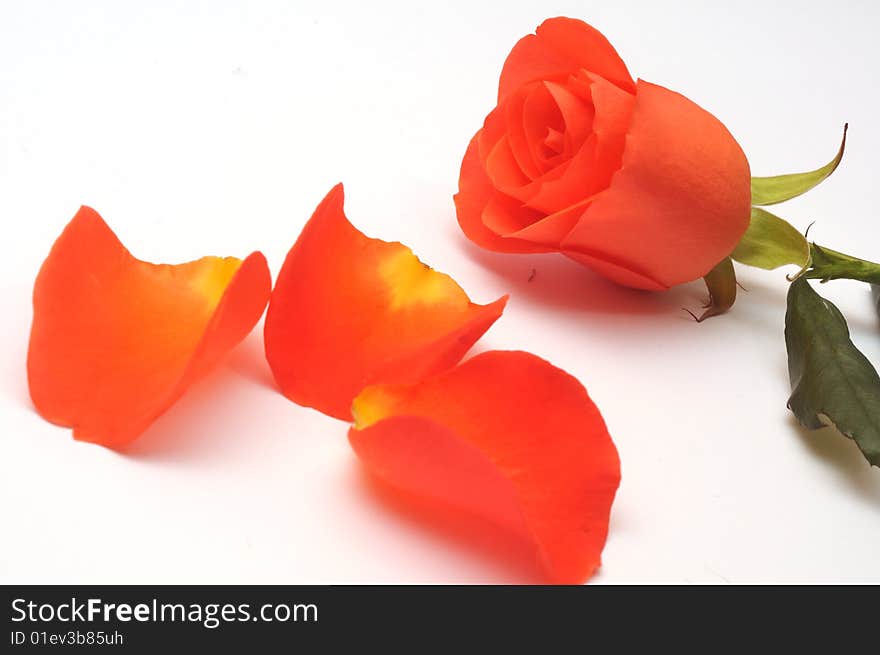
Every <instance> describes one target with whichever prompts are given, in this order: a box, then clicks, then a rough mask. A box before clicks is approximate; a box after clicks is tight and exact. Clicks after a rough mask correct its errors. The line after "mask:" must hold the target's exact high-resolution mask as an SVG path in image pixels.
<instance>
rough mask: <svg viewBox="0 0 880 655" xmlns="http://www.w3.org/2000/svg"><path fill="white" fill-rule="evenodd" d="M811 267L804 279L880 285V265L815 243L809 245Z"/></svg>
mask: <svg viewBox="0 0 880 655" xmlns="http://www.w3.org/2000/svg"><path fill="white" fill-rule="evenodd" d="M810 257H811V259H812V265H811V266H810V270H808V271H807V272H806V273H805V274H804V277H807V278H810V279H813V280H822V282H827V281H828V280H839V279H841V278H843V279H847V280H860V281H862V282H867V283H868V284H880V264H875V263H874V262H869V261H867V260H865V259H859V258H858V257H852V256H851V255H845V254H843V253H842V252H837V251H836V250H831V248H825V247H823V246H820V245H818V244H816V243H813V244H811V245H810Z"/></svg>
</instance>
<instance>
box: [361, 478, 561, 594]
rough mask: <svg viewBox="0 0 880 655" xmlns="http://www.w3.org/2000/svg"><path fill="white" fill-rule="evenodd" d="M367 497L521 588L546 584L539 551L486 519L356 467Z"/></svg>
mask: <svg viewBox="0 0 880 655" xmlns="http://www.w3.org/2000/svg"><path fill="white" fill-rule="evenodd" d="M356 471H357V473H356V475H357V476H358V480H357V483H358V485H359V486H360V487H362V488H363V491H364V494H365V495H367V496H369V497H370V498H371V499H372V500H374V501H375V502H376V503H377V504H378V505H380V506H382V507H385V508H387V509H388V510H390V511H391V512H392V513H393V514H394V515H395V518H402V519H403V520H405V521H407V522H408V523H410V524H412V525H415V526H416V527H417V528H419V529H420V530H423V531H425V532H426V533H428V534H430V535H431V537H432V538H436V539H437V540H438V541H439V542H442V543H445V544H446V545H447V546H448V547H449V548H451V549H454V550H457V551H462V552H467V553H472V554H475V555H476V556H477V557H480V558H481V559H483V560H485V561H486V562H488V563H490V564H491V565H492V567H493V568H496V569H497V570H498V571H499V574H500V575H503V576H505V577H509V578H510V579H511V580H516V581H518V584H545V583H546V582H547V579H546V574H545V573H544V572H543V571H542V569H541V567H540V565H539V562H538V558H537V556H536V554H535V550H534V548H533V547H532V545H531V544H529V543H527V542H526V541H525V540H524V539H523V538H522V537H521V536H519V535H517V534H514V533H512V532H510V531H508V530H505V529H503V528H501V527H498V526H496V525H494V524H492V523H490V522H488V521H486V520H485V519H483V518H481V517H479V516H475V515H473V514H469V513H467V512H462V511H461V510H456V509H454V508H450V507H449V506H447V505H443V504H440V503H438V502H435V501H430V500H426V499H424V498H421V497H418V496H414V495H413V494H410V493H407V492H405V491H402V490H400V489H397V488H395V487H393V486H391V485H389V484H388V483H387V482H385V481H383V480H381V479H379V478H377V477H375V476H373V475H371V474H370V473H369V472H368V471H366V470H365V469H364V468H363V467H361V466H357V467H356Z"/></svg>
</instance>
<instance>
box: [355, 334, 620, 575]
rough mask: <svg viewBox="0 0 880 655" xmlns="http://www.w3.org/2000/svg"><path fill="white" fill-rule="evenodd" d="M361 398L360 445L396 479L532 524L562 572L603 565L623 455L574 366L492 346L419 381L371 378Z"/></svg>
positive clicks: (377, 467)
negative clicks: (381, 381) (402, 382)
mask: <svg viewBox="0 0 880 655" xmlns="http://www.w3.org/2000/svg"><path fill="white" fill-rule="evenodd" d="M352 409H353V412H354V415H355V419H356V422H355V426H354V427H353V428H352V429H351V430H350V432H349V440H350V441H351V444H352V447H353V448H354V450H355V452H356V453H357V454H358V456H359V457H360V458H361V460H362V461H363V462H364V464H365V465H366V467H367V468H368V470H370V471H371V472H372V473H374V474H375V475H376V476H378V477H379V478H380V479H382V480H384V481H385V482H387V483H389V484H390V485H391V486H392V487H395V488H397V489H399V490H400V491H402V492H404V493H406V494H409V495H414V496H416V497H420V498H422V499H424V500H426V501H428V502H429V503H433V504H435V505H442V506H446V507H450V508H455V509H458V510H462V511H464V512H468V513H474V514H476V515H479V516H482V517H485V518H487V519H488V520H490V521H492V522H494V523H495V524H497V525H499V526H501V527H503V528H505V529H507V530H509V531H511V532H513V533H516V534H518V535H520V536H521V537H522V538H523V539H525V540H527V541H528V542H529V543H531V544H533V546H534V548H535V550H536V553H537V555H538V558H539V560H540V562H541V564H542V566H543V569H544V570H545V571H546V574H547V576H548V578H549V579H550V580H551V581H553V582H557V583H580V582H583V581H584V580H586V579H587V578H588V577H589V576H590V575H591V574H592V573H593V572H594V571H595V570H596V568H598V566H599V565H600V560H601V553H602V548H603V546H604V544H605V538H606V535H607V532H608V519H609V514H610V511H611V504H612V502H613V500H614V495H615V492H616V491H617V487H618V484H619V482H620V462H619V459H618V456H617V450H616V448H615V447H614V443H613V442H612V441H611V437H610V436H609V435H608V431H607V429H606V427H605V423H604V421H603V420H602V416H601V414H600V413H599V410H598V409H597V408H596V406H595V405H594V404H593V402H592V401H591V400H590V397H589V396H588V395H587V392H586V390H585V389H584V387H583V386H582V385H581V384H580V382H578V381H577V380H576V379H575V378H573V377H572V376H570V375H569V374H567V373H565V372H564V371H562V370H560V369H558V368H556V367H554V366H552V365H550V364H549V363H547V362H546V361H544V360H542V359H540V358H539V357H536V356H535V355H532V354H530V353H526V352H509V351H508V352H504V351H490V352H486V353H483V354H480V355H477V356H476V357H474V358H473V359H470V360H468V361H467V362H465V363H463V364H461V365H459V366H457V367H456V368H454V369H451V370H449V371H447V372H445V373H442V374H440V375H438V376H435V377H433V378H430V379H426V380H424V381H422V382H419V383H416V384H413V385H396V386H395V385H377V386H372V387H368V388H366V389H364V391H363V392H361V394H360V395H359V396H358V397H357V398H356V399H355V401H354V404H353V408H352Z"/></svg>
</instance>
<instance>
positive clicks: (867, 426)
mask: <svg viewBox="0 0 880 655" xmlns="http://www.w3.org/2000/svg"><path fill="white" fill-rule="evenodd" d="M785 346H786V349H787V350H788V373H789V378H790V380H791V388H792V394H791V398H789V400H788V407H789V409H791V411H792V412H794V415H795V416H796V417H797V419H798V421H800V423H801V424H802V425H803V426H805V427H807V428H810V429H813V430H815V429H817V428H821V427H824V426H826V425H834V426H835V427H837V429H838V430H839V431H840V432H841V433H842V434H844V435H845V436H847V437H849V438H851V439H853V440H854V441H855V442H856V445H857V446H858V447H859V449H860V450H861V451H862V454H864V456H865V458H866V459H867V460H868V462H870V463H871V464H872V465H874V466H880V376H878V375H877V371H876V370H875V369H874V367H873V366H872V365H871V362H869V361H868V360H867V358H865V356H864V355H863V354H862V353H861V352H859V350H858V349H857V348H856V347H855V346H854V345H853V342H852V341H851V340H850V338H849V328H847V325H846V319H844V317H843V315H842V314H841V313H840V310H838V309H837V307H835V306H834V305H833V304H832V303H830V302H828V301H827V300H825V299H824V298H822V297H821V296H820V295H819V294H817V293H816V292H815V291H813V288H812V287H811V286H810V283H809V282H807V280H806V279H804V278H801V279H798V280H796V281H794V282H793V283H792V284H791V286H790V288H789V290H788V309H787V310H786V312H785Z"/></svg>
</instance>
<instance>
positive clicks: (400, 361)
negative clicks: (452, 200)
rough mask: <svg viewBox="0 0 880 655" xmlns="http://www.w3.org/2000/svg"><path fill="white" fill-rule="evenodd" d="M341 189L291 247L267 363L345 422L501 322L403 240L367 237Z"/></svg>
mask: <svg viewBox="0 0 880 655" xmlns="http://www.w3.org/2000/svg"><path fill="white" fill-rule="evenodd" d="M343 201H344V192H343V188H342V185H337V186H336V187H334V188H333V189H332V190H331V191H330V193H329V194H327V197H326V198H324V200H323V201H322V202H321V204H320V205H319V206H318V208H317V209H316V210H315V213H314V215H313V216H312V217H311V219H310V220H309V222H308V224H307V225H306V226H305V228H304V229H303V231H302V234H300V236H299V238H298V239H297V241H296V243H295V244H294V245H293V247H292V248H291V249H290V252H289V253H288V255H287V259H286V260H285V262H284V266H283V267H282V269H281V272H280V273H279V275H278V279H277V281H276V283H275V289H274V291H273V292H272V297H271V300H270V302H269V309H268V311H267V314H266V326H265V345H266V358H267V359H268V360H269V365H270V366H271V368H272V372H273V373H274V375H275V379H276V380H277V381H278V384H279V386H280V387H281V391H282V392H283V393H284V395H286V396H287V397H288V398H290V399H291V400H293V401H294V402H296V403H299V404H300V405H305V406H308V407H313V408H315V409H318V410H319V411H321V412H324V413H325V414H329V415H330V416H334V417H336V418H340V419H343V420H350V419H351V401H352V399H353V398H354V397H355V396H356V395H357V394H358V393H359V392H360V391H361V389H363V388H364V387H365V386H367V385H369V384H375V383H383V382H387V383H408V382H415V381H417V380H420V379H422V378H424V377H427V376H429V375H432V374H434V373H437V372H439V371H442V370H444V369H447V368H449V367H451V366H454V365H455V364H456V363H457V362H458V361H459V360H460V359H461V357H462V356H463V355H464V354H465V352H467V350H468V349H469V348H470V347H471V346H472V345H473V344H474V342H475V341H476V340H477V339H478V338H479V337H480V336H481V335H482V334H483V333H484V332H485V331H486V330H487V329H489V326H491V325H492V323H494V322H495V320H496V319H497V318H498V317H499V316H500V315H501V312H502V311H503V309H504V305H505V303H506V302H507V297H506V296H505V297H503V298H500V299H499V300H496V301H495V302H493V303H491V304H489V305H476V304H474V303H472V302H470V300H469V299H468V297H467V295H466V294H465V292H464V291H462V289H461V287H459V286H458V285H457V284H456V283H455V281H454V280H452V278H450V277H449V276H447V275H443V274H442V273H438V272H436V271H434V270H432V269H430V268H429V267H428V266H426V265H425V264H423V263H421V262H420V261H419V260H418V258H416V256H415V255H413V253H412V251H410V249H409V248H407V247H406V246H403V245H401V244H399V243H388V242H385V241H380V240H378V239H371V238H368V237H366V236H364V235H363V234H362V233H360V232H359V231H358V230H357V229H355V228H354V227H353V226H352V225H351V223H349V222H348V219H346V217H345V214H344V213H343Z"/></svg>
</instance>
